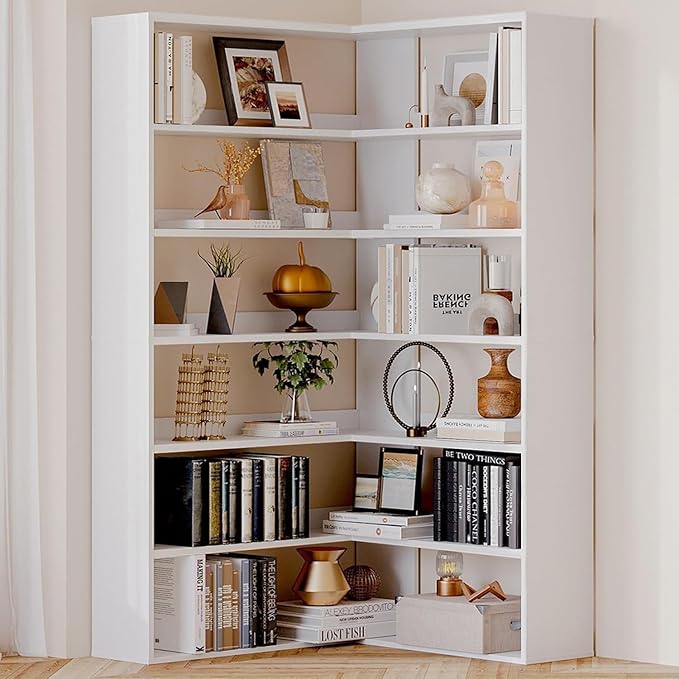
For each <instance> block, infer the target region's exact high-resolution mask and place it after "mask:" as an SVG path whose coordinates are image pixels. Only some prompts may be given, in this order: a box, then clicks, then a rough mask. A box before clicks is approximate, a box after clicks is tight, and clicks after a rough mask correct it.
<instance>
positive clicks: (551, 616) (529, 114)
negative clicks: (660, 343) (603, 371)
mask: <svg viewBox="0 0 679 679" xmlns="http://www.w3.org/2000/svg"><path fill="white" fill-rule="evenodd" d="M524 26H525V30H524V35H523V41H524V42H523V53H524V55H525V59H524V83H525V88H524V107H523V111H524V120H523V122H524V125H525V136H524V155H523V157H524V159H525V162H524V167H523V175H522V182H523V186H522V189H523V192H522V195H523V200H524V204H523V219H524V228H525V234H526V235H525V241H524V253H523V257H522V261H523V265H524V266H523V280H522V311H523V314H522V322H523V327H522V333H523V336H524V338H525V339H524V341H525V343H526V344H525V350H524V355H523V404H522V405H523V418H524V424H525V427H524V445H525V448H526V454H525V461H524V468H523V477H522V481H523V500H524V503H523V507H522V519H523V520H522V528H523V547H524V550H525V562H524V573H523V579H524V581H523V587H522V595H523V597H524V602H523V614H522V626H523V653H524V660H525V661H526V662H529V663H534V662H541V661H548V660H559V659H563V658H579V657H586V656H590V655H591V654H592V651H593V471H592V468H593V391H594V390H593V334H594V328H593V253H594V248H593V94H592V87H593V76H592V70H593V55H592V52H593V39H592V38H593V35H592V21H591V20H589V19H570V18H565V17H553V16H545V15H533V14H529V15H528V17H527V20H526V24H525V25H524Z"/></svg>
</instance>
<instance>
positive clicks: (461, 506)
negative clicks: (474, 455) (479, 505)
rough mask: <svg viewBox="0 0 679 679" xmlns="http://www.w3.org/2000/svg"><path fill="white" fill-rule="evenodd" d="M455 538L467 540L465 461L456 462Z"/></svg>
mask: <svg viewBox="0 0 679 679" xmlns="http://www.w3.org/2000/svg"><path fill="white" fill-rule="evenodd" d="M457 539H458V542H466V541H467V463H466V462H458V463H457Z"/></svg>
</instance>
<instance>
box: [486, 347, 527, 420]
mask: <svg viewBox="0 0 679 679" xmlns="http://www.w3.org/2000/svg"><path fill="white" fill-rule="evenodd" d="M484 351H485V352H486V353H487V354H488V355H489V356H490V361H491V365H490V370H489V371H488V374H487V375H486V376H485V377H481V378H480V379H479V381H478V411H479V415H481V417H487V418H490V419H500V418H505V417H516V416H517V415H518V414H519V412H520V411H521V380H520V379H519V378H518V377H514V375H512V374H511V373H510V372H509V368H508V367H507V358H508V357H509V355H510V354H511V353H512V352H513V351H514V349H484Z"/></svg>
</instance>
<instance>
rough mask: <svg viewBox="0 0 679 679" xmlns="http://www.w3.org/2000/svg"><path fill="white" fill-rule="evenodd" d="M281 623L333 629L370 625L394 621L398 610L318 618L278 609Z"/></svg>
mask: <svg viewBox="0 0 679 679" xmlns="http://www.w3.org/2000/svg"><path fill="white" fill-rule="evenodd" d="M277 617H278V624H279V625H294V626H302V627H313V628H314V629H333V628H337V627H348V626H353V625H368V624H374V623H376V622H394V621H395V620H396V611H395V610H394V611H392V612H391V613H388V614H386V615H381V614H375V615H374V614H371V613H362V614H360V615H343V616H338V617H335V616H332V617H330V616H328V617H326V618H318V617H315V616H312V615H296V614H295V613H288V612H287V611H281V610H280V609H279V610H278V616H277Z"/></svg>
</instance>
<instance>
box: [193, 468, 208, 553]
mask: <svg viewBox="0 0 679 679" xmlns="http://www.w3.org/2000/svg"><path fill="white" fill-rule="evenodd" d="M204 467H205V461H204V460H192V461H191V480H190V483H191V487H190V488H191V490H190V494H191V495H190V497H191V506H192V511H191V526H192V529H191V544H192V546H193V547H198V546H199V545H204V544H205V543H206V542H207V523H206V522H205V521H204V520H203V502H204V490H205V485H206V480H205V479H206V478H207V476H206V475H205V474H204ZM204 476H205V479H204V478H203V477H204Z"/></svg>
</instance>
